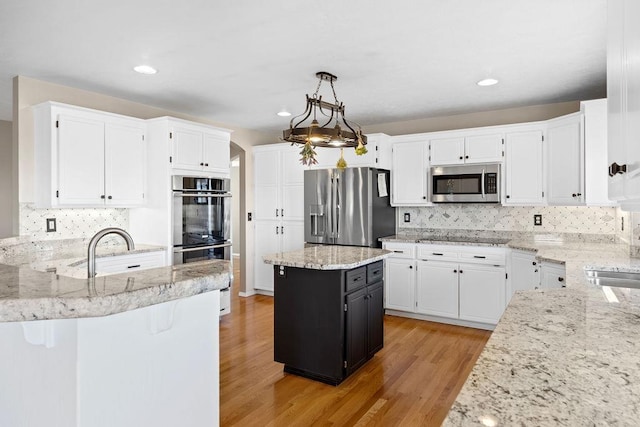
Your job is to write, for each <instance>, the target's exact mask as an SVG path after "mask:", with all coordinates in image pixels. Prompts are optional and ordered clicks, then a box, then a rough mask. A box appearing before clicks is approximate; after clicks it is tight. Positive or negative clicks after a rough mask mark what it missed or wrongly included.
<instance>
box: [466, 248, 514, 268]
mask: <svg viewBox="0 0 640 427" xmlns="http://www.w3.org/2000/svg"><path fill="white" fill-rule="evenodd" d="M460 262H468V263H474V264H492V265H505V263H506V253H505V250H504V249H502V248H486V249H484V250H481V251H478V250H473V251H465V252H460Z"/></svg>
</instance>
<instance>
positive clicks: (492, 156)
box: [464, 134, 503, 163]
mask: <svg viewBox="0 0 640 427" xmlns="http://www.w3.org/2000/svg"><path fill="white" fill-rule="evenodd" d="M464 153H465V154H464V161H465V163H492V162H501V161H502V158H503V138H502V134H493V135H478V136H470V137H467V138H465V141H464Z"/></svg>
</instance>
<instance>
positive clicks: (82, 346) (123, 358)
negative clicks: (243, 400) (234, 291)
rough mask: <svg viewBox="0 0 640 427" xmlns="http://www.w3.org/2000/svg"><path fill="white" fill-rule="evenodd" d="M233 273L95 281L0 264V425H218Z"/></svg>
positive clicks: (186, 272) (203, 265) (199, 270)
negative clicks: (223, 324)
mask: <svg viewBox="0 0 640 427" xmlns="http://www.w3.org/2000/svg"><path fill="white" fill-rule="evenodd" d="M229 280H230V275H229V263H228V262H226V261H203V262H199V263H191V264H184V265H179V266H173V267H161V268H153V269H149V270H145V271H137V272H130V273H123V274H115V275H111V276H104V277H97V278H93V279H76V278H70V277H65V276H60V275H56V274H54V273H45V272H39V271H34V270H32V269H30V268H26V267H17V266H10V265H5V264H0V353H1V354H2V355H3V363H2V364H0V425H2V426H5V425H6V426H27V425H59V426H63V425H64V426H114V425H118V426H140V425H155V426H174V425H184V426H199V425H218V422H219V416H218V401H219V390H218V384H219V366H218V317H219V289H222V288H224V287H227V286H228V283H229Z"/></svg>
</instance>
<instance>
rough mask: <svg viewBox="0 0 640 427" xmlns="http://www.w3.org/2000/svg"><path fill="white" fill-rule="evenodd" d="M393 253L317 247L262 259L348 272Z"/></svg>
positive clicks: (373, 249)
mask: <svg viewBox="0 0 640 427" xmlns="http://www.w3.org/2000/svg"><path fill="white" fill-rule="evenodd" d="M391 253H392V252H391V251H388V250H385V249H378V248H367V247H360V246H339V245H317V246H310V247H307V248H304V249H299V250H296V251H291V252H278V253H275V254H269V255H265V256H263V257H262V259H263V261H264V262H265V263H267V264H273V265H283V266H285V267H297V268H307V269H311V270H348V269H352V268H356V267H360V266H361V265H365V264H370V263H372V262H375V261H379V260H382V259H385V258H387V257H388V256H389V255H390V254H391Z"/></svg>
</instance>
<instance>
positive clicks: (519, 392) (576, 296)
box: [386, 233, 640, 426]
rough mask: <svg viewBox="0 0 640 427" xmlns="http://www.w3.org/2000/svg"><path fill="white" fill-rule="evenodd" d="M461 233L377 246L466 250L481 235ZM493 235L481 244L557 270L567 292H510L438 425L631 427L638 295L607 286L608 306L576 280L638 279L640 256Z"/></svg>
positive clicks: (602, 245)
mask: <svg viewBox="0 0 640 427" xmlns="http://www.w3.org/2000/svg"><path fill="white" fill-rule="evenodd" d="M468 234H470V233H468ZM468 234H467V236H466V237H467V239H466V240H467V242H459V241H456V240H457V239H456V236H446V239H445V238H444V237H445V236H431V235H417V236H410V237H408V236H404V237H403V236H400V237H397V236H393V237H390V238H387V240H386V241H393V242H414V243H438V244H440V243H443V244H446V241H447V240H449V243H448V244H462V245H464V244H467V245H475V244H477V243H482V241H483V240H484V239H485V238H486V237H487V236H469V235H468ZM414 237H417V239H414ZM489 237H496V236H489ZM501 237H503V238H506V240H507V241H506V242H504V243H503V242H500V243H496V242H487V243H485V244H489V245H493V246H504V247H507V248H511V249H518V250H526V251H532V252H535V253H536V256H537V258H538V259H540V260H543V261H547V260H548V261H553V262H559V263H564V264H565V268H566V283H567V287H566V288H563V289H541V290H532V291H524V292H523V291H519V292H516V294H515V295H514V297H513V298H512V299H511V302H510V303H509V305H508V307H507V309H506V311H505V313H504V314H503V316H502V318H501V319H500V322H499V323H498V325H497V327H496V329H495V330H494V332H493V333H492V335H491V338H490V339H489V341H488V342H487V345H486V347H485V349H484V350H483V352H482V354H481V355H480V357H479V359H478V361H477V362H476V365H475V366H474V368H473V370H472V372H471V374H470V375H469V377H468V378H467V381H466V382H465V384H464V386H463V388H462V390H461V392H460V394H459V395H458V397H457V399H456V401H455V403H454V404H453V406H452V408H451V410H450V411H449V414H448V416H447V419H446V420H445V422H444V425H445V426H472V425H478V426H483V425H497V426H509V425H535V426H557V425H565V426H574V425H623V426H627V425H629V426H631V425H634V426H635V425H637V420H638V418H639V417H640V362H638V360H639V359H638V357H637V355H638V354H640V290H628V289H616V288H611V290H612V292H613V294H614V295H615V296H616V298H615V299H614V300H613V301H611V302H610V300H609V299H607V297H606V296H605V293H604V292H603V289H602V288H601V287H599V286H596V285H593V284H591V283H589V281H588V280H587V278H586V276H585V273H584V268H585V267H596V268H602V269H612V270H619V271H635V272H640V259H638V258H635V257H631V256H630V253H632V252H633V250H634V248H631V247H629V245H627V244H620V243H614V242H613V241H609V242H607V241H604V240H602V241H597V240H596V241H593V240H590V239H585V240H583V241H580V240H579V239H578V240H574V241H566V240H564V241H563V240H562V239H556V240H554V239H551V238H547V237H543V238H538V239H536V238H533V237H531V236H521V235H514V236H509V235H507V234H503V235H502V236H501ZM509 237H511V238H509ZM439 239H442V240H443V241H440V240H439ZM474 240H475V241H474Z"/></svg>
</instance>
